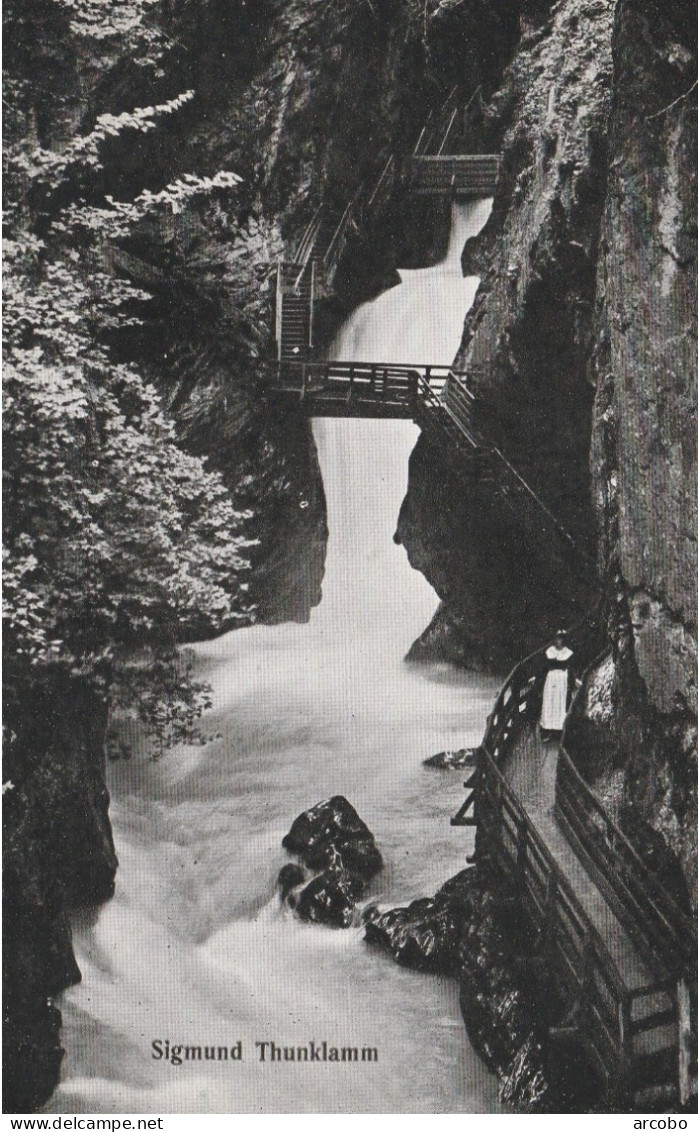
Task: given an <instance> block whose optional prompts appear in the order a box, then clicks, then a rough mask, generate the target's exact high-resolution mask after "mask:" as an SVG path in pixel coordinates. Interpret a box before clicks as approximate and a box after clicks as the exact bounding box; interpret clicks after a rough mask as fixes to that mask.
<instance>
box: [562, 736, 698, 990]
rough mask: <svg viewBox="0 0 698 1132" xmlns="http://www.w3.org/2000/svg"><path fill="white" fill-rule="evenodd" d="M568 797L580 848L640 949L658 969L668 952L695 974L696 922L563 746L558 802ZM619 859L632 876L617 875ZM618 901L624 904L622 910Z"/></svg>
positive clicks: (697, 961) (664, 963)
mask: <svg viewBox="0 0 698 1132" xmlns="http://www.w3.org/2000/svg"><path fill="white" fill-rule="evenodd" d="M567 799H569V800H570V802H571V804H572V807H573V810H574V813H575V815H576V817H577V819H578V821H579V825H578V828H577V831H576V832H577V836H578V837H579V838H580V840H581V843H582V849H583V850H585V851H586V852H587V853H588V854H589V856H591V857H593V862H592V863H593V865H594V866H595V868H596V869H597V870H598V871H599V872H600V873H601V874H602V875H603V879H604V881H605V885H606V887H608V888H609V889H611V891H612V893H613V894H614V897H615V899H613V903H614V905H615V906H616V909H615V910H616V913H617V914H618V915H619V918H620V919H622V920H623V922H624V923H626V926H627V927H628V930H629V931H630V932H631V934H632V935H633V936H634V937H637V936H638V935H640V936H641V937H643V939H644V943H645V948H643V950H645V954H646V955H647V957H648V959H649V961H650V962H654V965H655V966H656V967H657V969H661V968H662V966H663V967H664V969H666V966H667V961H666V955H667V951H670V952H672V953H673V955H672V958H671V959H670V962H673V963H674V964H678V965H679V967H680V966H682V965H686V964H688V965H692V967H693V969H694V970H695V971H697V972H698V929H697V928H696V926H695V924H693V923H692V922H691V920H690V917H689V916H688V915H687V914H686V913H685V912H684V911H683V910H682V909H681V908H680V907H679V905H678V904H677V903H676V901H675V900H674V899H673V898H672V897H671V895H670V894H669V893H668V892H667V891H666V889H664V888H663V887H662V886H661V885H660V883H659V881H658V880H657V878H656V876H655V875H654V874H653V873H652V872H651V871H650V869H648V867H647V865H646V864H645V862H644V861H643V860H642V858H641V857H640V855H639V854H638V852H637V850H636V849H635V847H634V846H633V844H632V843H631V841H630V840H629V839H628V838H627V837H626V835H625V834H624V833H623V831H622V830H621V829H620V827H619V826H618V825H616V823H615V822H614V821H613V819H612V818H611V817H610V816H609V814H608V813H607V812H606V810H605V808H604V807H603V805H602V804H601V803H600V802H599V800H598V798H597V797H596V796H595V794H594V793H593V791H592V790H591V787H590V786H589V785H588V783H586V782H585V781H584V779H583V778H582V776H581V774H580V773H579V771H578V770H577V768H576V766H575V765H574V763H573V762H572V760H571V758H570V756H569V754H568V753H567V751H566V750H565V749H564V747H562V748H561V750H560V758H559V762H558V781H557V803H558V806H560V807H565V806H566V803H567ZM563 813H564V809H563ZM589 813H593V814H594V815H595V820H593V821H590V820H589V817H588V815H589ZM599 823H600V825H601V828H602V830H603V838H604V842H605V844H604V843H599V842H598V840H597V837H596V836H595V834H596V835H598V832H599ZM619 861H620V862H622V863H623V864H624V866H625V867H626V868H627V869H629V870H630V873H631V876H630V878H624V877H623V876H622V875H621V874H620V872H619V870H618V864H619ZM632 889H634V890H635V892H633V891H632ZM640 902H641V904H642V908H641V915H639V916H638V915H635V914H634V912H635V909H637V907H638V905H639V904H640ZM619 903H620V905H622V909H620V910H619V909H618V904H619ZM648 944H649V947H648V948H647V945H648Z"/></svg>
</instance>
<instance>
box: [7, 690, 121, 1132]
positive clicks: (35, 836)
mask: <svg viewBox="0 0 698 1132" xmlns="http://www.w3.org/2000/svg"><path fill="white" fill-rule="evenodd" d="M29 691H30V698H29V699H27V698H25V693H26V692H27V689H23V696H22V701H21V703H12V702H10V703H7V704H6V711H5V726H6V728H7V736H8V742H7V746H6V753H5V766H4V775H5V780H6V783H7V785H6V793H5V798H4V805H3V810H4V862H5V877H4V884H3V955H4V959H3V973H4V978H5V983H4V995H3V1033H4V1059H5V1060H4V1066H5V1111H11V1112H31V1111H32V1110H33V1109H34V1108H36V1107H38V1106H39V1105H41V1104H43V1103H44V1102H45V1101H47V1100H48V1098H49V1097H50V1095H51V1093H52V1091H53V1088H54V1086H55V1083H56V1081H57V1079H58V1073H59V1070H60V1065H61V1059H62V1056H63V1050H62V1048H61V1041H60V1023H61V1016H60V1013H59V1011H58V1010H57V1009H56V1007H55V1006H54V1004H53V1000H54V998H55V996H56V995H57V994H58V993H59V992H60V991H61V990H63V989H64V988H65V987H67V986H70V985H71V984H73V983H75V982H78V981H79V980H80V971H79V969H78V967H77V964H76V962H75V958H74V956H73V951H72V943H71V934H70V925H69V919H68V917H69V913H70V910H71V909H74V908H77V907H84V906H86V905H93V906H94V905H97V904H100V903H102V902H103V901H104V900H107V899H108V898H109V897H110V896H111V895H112V894H113V891H114V875H115V872H116V866H117V860H116V854H115V852H114V844H113V841H112V835H111V828H110V825H109V817H108V809H109V795H108V793H107V790H106V787H105V784H104V754H103V742H104V733H105V730H106V722H107V712H106V705H105V703H104V701H103V699H102V698H100V697H99V696H98V695H96V694H95V692H94V690H92V689H89V688H86V687H82V688H81V687H78V686H77V685H76V684H75V683H74V682H71V683H70V686H67V677H66V676H65V675H64V674H62V673H57V674H56V676H55V679H53V680H43V681H40V682H39V681H37V683H36V686H35V687H34V688H33V689H30V690H29Z"/></svg>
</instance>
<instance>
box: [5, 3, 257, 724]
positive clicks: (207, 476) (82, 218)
mask: <svg viewBox="0 0 698 1132" xmlns="http://www.w3.org/2000/svg"><path fill="white" fill-rule="evenodd" d="M49 7H53V9H54V14H55V10H58V12H59V14H61V15H63V16H66V15H67V17H68V23H67V25H66V24H65V22H64V23H63V24H59V25H51V26H52V27H53V26H61V27H65V26H67V27H68V28H69V32H68V35H69V37H72V43H70V44H69V45H68V46H69V47H70V49H71V50H73V51H74V52H75V54H76V57H77V56H79V55H80V53H81V52H83V53H84V52H85V51H86V50H87V49H88V48H89V47H90V45H91V44H92V43H93V42H94V41H98V42H99V43H100V44H101V45H102V47H104V45H105V44H108V45H109V51H110V52H111V56H112V57H113V58H114V59H118V60H121V59H123V57H124V56H129V57H130V58H131V60H132V61H136V62H137V61H138V60H139V59H141V57H142V56H143V52H144V50H145V49H146V48H148V47H150V48H151V49H152V50H151V52H150V57H151V58H152V59H157V60H158V66H160V65H161V63H162V56H163V51H162V50H161V46H162V42H164V37H163V34H162V33H161V32H160V31H159V30H158V29H157V28H155V29H153V28H149V27H148V26H147V20H148V19H149V18H151V17H152V16H153V14H154V13H156V12H157V4H156V3H155V0H51V4H50V5H49ZM10 8H11V9H12V5H10ZM61 50H62V52H63V54H65V52H66V50H67V48H66V45H65V44H62V45H61ZM147 53H148V52H147V51H146V54H147ZM22 82H23V80H22V76H21V75H19V76H18V75H10V86H9V88H8V89H11V90H13V91H14V92H15V94H16V96H17V100H18V103H21V104H22V109H21V114H22V116H23V118H24V120H25V121H26V120H30V119H31V112H29V113H28V112H27V107H29V108H30V111H31V98H32V93H31V91H30V90H26V89H22ZM191 97H192V92H189V91H185V92H183V93H181V94H179V95H177V96H175V97H174V98H168V99H166V100H163V101H162V102H158V101H154V102H153V105H150V106H145V107H136V108H134V109H133V110H131V111H128V112H123V111H121V112H119V113H115V114H112V113H104V114H100V115H98V116H96V118H95V119H94V120H93V123H92V125H91V128H89V129H87V130H86V131H85V132H84V133H76V136H75V137H73V138H72V139H71V140H70V141H69V142H68V144H67V145H65V146H64V147H63V148H62V149H61V150H60V151H56V150H52V149H49V148H45V147H42V146H40V145H37V144H36V139H35V138H33V137H31V136H30V132H28V131H27V129H26V128H25V129H24V130H22V128H21V127H20V128H17V129H15V130H14V131H12V130H11V131H10V136H11V138H12V142H11V144H10V146H9V150H8V152H7V153H6V165H7V167H8V169H9V175H8V178H7V184H8V200H7V212H6V215H7V223H6V239H5V263H6V271H5V343H4V354H5V377H4V405H5V413H4V435H5V471H4V501H5V510H4V514H5V522H4V549H3V558H4V563H5V614H4V617H5V658H6V659H5V663H6V673H7V675H8V677H9V680H10V686H11V688H14V689H15V690H16V693H15V694H16V695H20V694H21V692H20V691H17V690H19V689H21V686H22V681H23V679H26V678H31V679H35V678H36V677H37V676H40V674H41V673H49V672H50V671H51V669H52V668H54V667H55V666H61V667H62V668H67V669H68V670H69V671H70V672H71V673H72V674H74V675H75V676H76V678H79V679H81V680H89V681H91V682H94V683H96V684H97V685H99V686H100V687H101V688H103V689H104V693H105V694H108V695H110V696H111V697H112V699H113V700H115V701H118V702H119V703H122V704H123V703H124V702H125V701H128V700H129V698H130V701H131V705H132V706H133V705H134V704H135V705H136V707H137V709H138V710H139V711H140V714H141V716H142V717H143V718H144V719H145V721H146V722H147V723H148V724H149V725H150V726H151V728H152V729H153V731H154V732H155V734H156V736H157V738H158V741H159V743H161V744H162V743H163V742H165V741H167V739H172V738H180V737H182V736H183V735H186V734H188V733H189V731H190V728H191V725H192V722H193V720H194V719H195V718H196V717H197V715H198V714H200V712H201V710H202V708H203V707H204V706H206V704H207V692H206V689H205V688H203V687H201V686H198V685H196V684H195V683H193V682H192V680H191V676H190V674H189V672H188V670H187V668H186V665H182V664H181V663H180V662H179V660H178V657H177V652H176V645H177V642H178V641H180V640H182V639H184V638H191V637H192V636H194V635H195V634H197V633H202V632H206V633H212V632H215V631H220V630H222V629H223V628H226V627H229V626H232V625H234V624H236V623H239V622H240V621H241V620H249V619H250V618H251V616H252V615H253V614H252V611H251V609H250V608H249V602H248V600H247V597H246V585H245V582H244V578H245V571H246V570H247V569H248V562H247V558H246V551H247V548H248V546H249V544H248V543H247V542H246V540H245V538H244V537H243V524H244V519H245V515H244V514H243V513H241V512H240V511H239V510H238V509H236V507H235V503H234V500H233V499H232V498H231V496H230V493H229V491H228V489H227V488H226V487H225V485H224V484H223V482H222V480H221V479H220V477H219V476H218V475H217V474H215V473H212V472H210V471H208V470H207V469H206V467H205V464H204V462H203V461H202V460H201V459H200V458H199V457H196V456H193V455H191V454H188V453H187V452H185V451H184V450H183V449H182V447H181V445H180V443H178V440H177V436H176V434H175V429H174V426H173V424H172V422H171V421H170V420H168V418H167V415H166V412H165V411H164V408H163V405H162V403H161V398H160V396H159V394H158V392H157V390H156V388H155V387H154V386H153V384H152V383H150V382H149V381H148V380H147V379H146V376H145V375H144V373H143V372H142V371H141V369H140V368H139V366H138V365H137V364H136V363H134V362H133V361H130V360H126V361H125V360H123V354H122V352H120V350H119V336H120V335H121V334H122V333H123V332H124V331H125V330H128V328H130V327H133V326H136V325H138V324H139V323H140V322H141V321H142V319H143V318H144V316H147V310H148V302H149V298H150V296H149V294H148V293H147V292H146V291H144V290H143V289H141V288H136V287H134V286H133V285H132V284H131V283H130V282H129V281H128V280H127V279H125V278H120V277H119V276H118V275H117V274H116V273H115V272H114V270H113V267H112V260H111V258H110V249H112V248H114V247H115V246H116V245H117V244H118V243H119V241H128V239H129V237H131V236H133V233H134V232H135V231H136V230H137V229H138V225H139V224H141V223H142V222H143V221H144V219H145V218H147V217H149V216H150V217H152V216H153V215H157V214H162V213H163V212H164V211H168V210H169V211H170V212H172V213H175V212H177V211H178V210H181V209H182V207H185V206H186V203H187V202H188V201H189V200H190V199H192V198H195V197H201V196H204V197H206V196H211V197H212V198H215V197H216V195H221V194H223V195H225V194H228V195H229V194H230V193H231V191H234V188H235V186H236V184H237V182H238V181H239V178H238V177H237V176H236V175H235V174H233V173H231V172H229V171H220V172H219V173H217V174H214V175H212V176H201V175H198V174H197V173H189V174H183V175H181V176H178V177H176V178H174V179H173V180H172V181H171V182H170V183H169V184H168V185H165V186H164V187H163V188H162V189H161V190H159V191H156V192H153V191H152V190H150V189H143V188H141V189H140V191H135V192H134V193H133V194H132V198H131V199H130V200H128V201H121V202H116V201H115V200H114V199H113V197H111V196H110V195H109V194H108V193H107V192H105V191H104V186H105V184H108V182H109V176H110V172H111V166H110V164H109V162H110V160H112V161H113V160H114V158H113V153H114V151H113V150H110V151H109V153H111V155H112V156H111V157H108V156H107V152H108V146H109V145H113V144H114V143H116V144H117V146H118V144H119V143H121V144H122V145H123V146H128V145H129V144H130V138H132V137H133V136H138V137H139V138H141V137H143V136H144V135H151V134H152V133H153V132H157V128H158V126H159V124H160V123H161V122H162V121H163V120H167V119H168V118H170V117H171V116H172V115H176V114H177V113H178V111H179V110H180V108H181V107H182V106H183V105H185V104H186V102H187V101H189V100H190V98H191ZM18 113H19V111H18ZM144 153H145V154H146V156H147V150H146V151H144ZM96 173H99V178H98V179H96V178H95V174H96ZM37 185H39V186H40V187H41V193H40V196H39V197H37V194H36V187H37ZM37 200H39V201H40V206H38V207H37ZM11 700H12V695H11Z"/></svg>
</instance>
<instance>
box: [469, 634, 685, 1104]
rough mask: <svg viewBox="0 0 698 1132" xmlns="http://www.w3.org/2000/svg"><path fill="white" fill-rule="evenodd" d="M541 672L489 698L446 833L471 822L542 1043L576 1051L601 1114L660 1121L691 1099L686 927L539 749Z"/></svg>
mask: <svg viewBox="0 0 698 1132" xmlns="http://www.w3.org/2000/svg"><path fill="white" fill-rule="evenodd" d="M597 662H598V658H597V661H595V663H597ZM544 665H545V660H544V650H540V651H539V652H537V653H534V654H533V655H532V656H530V657H528V658H527V659H526V660H525V661H523V662H522V663H521V664H519V665H517V666H516V668H515V669H514V671H513V672H512V673H511V675H510V676H509V678H508V680H507V681H506V683H505V684H504V686H503V688H502V689H501V691H500V693H499V696H498V697H497V700H496V702H495V705H494V709H493V712H492V715H491V716H490V718H489V722H488V726H487V730H486V733H485V737H484V739H483V742H482V746H481V747H480V748H479V750H478V752H477V764H476V770H475V773H474V774H473V776H472V777H471V778H470V779H469V780H468V782H467V783H466V786H467V787H469V788H470V790H471V793H470V795H469V797H468V798H467V799H466V801H465V803H464V805H463V806H462V807H461V809H460V811H459V812H458V814H457V815H456V817H455V818H454V819H453V824H456V825H463V824H467V825H477V830H478V832H477V850H476V852H477V856H478V859H482V858H483V857H485V856H486V857H487V859H488V864H489V867H491V868H493V869H494V871H495V873H496V874H498V875H499V876H500V878H501V879H502V880H503V882H504V884H505V886H507V887H508V888H509V890H510V893H511V897H512V900H514V901H515V902H516V904H517V906H518V909H519V912H520V915H521V918H522V923H523V924H524V925H525V927H526V935H527V937H528V940H529V941H530V946H529V948H528V953H527V954H525V955H523V956H522V957H521V962H522V964H523V965H524V966H525V967H527V968H528V972H529V978H530V980H531V983H532V984H533V985H537V987H538V991H539V994H540V996H541V1001H542V1005H541V1011H542V1012H544V1011H545V1010H546V1009H548V1011H549V1014H548V1031H549V1037H550V1039H551V1040H553V1041H557V1042H562V1043H570V1042H576V1043H579V1044H581V1045H582V1046H583V1047H584V1048H585V1049H586V1051H587V1054H588V1056H589V1057H590V1060H591V1061H592V1063H593V1064H594V1065H595V1066H596V1069H597V1071H598V1073H599V1076H600V1078H601V1080H602V1081H603V1082H604V1089H605V1102H606V1103H607V1104H608V1105H609V1106H610V1107H615V1108H619V1109H621V1110H623V1109H626V1110H627V1109H628V1108H634V1109H638V1108H639V1109H640V1110H642V1111H648V1110H650V1111H656V1110H657V1109H658V1108H659V1109H660V1110H661V1111H672V1108H674V1107H675V1106H676V1105H677V1104H678V1103H682V1104H684V1103H686V1102H687V1101H688V1100H689V1099H690V1098H691V1097H692V1096H694V1095H695V1090H696V1083H697V1075H698V1065H697V1064H696V1058H695V1053H696V1050H697V1049H698V1045H697V1044H696V1043H697V1041H698V1034H697V1033H696V1017H695V1016H696V1011H695V1003H696V1000H697V999H696V996H697V995H698V930H697V929H696V924H695V922H694V921H693V920H692V919H691V917H690V915H689V914H687V913H686V912H685V911H684V910H683V909H682V908H681V907H679V905H678V904H677V903H676V901H675V900H674V899H673V898H672V896H671V894H670V893H669V892H667V890H666V887H664V886H663V885H662V884H661V883H660V882H659V880H658V879H657V878H656V876H654V874H653V873H652V872H651V871H650V869H649V868H648V867H647V865H646V864H645V863H644V861H643V860H642V858H641V857H640V856H639V855H638V853H637V852H636V850H635V849H634V847H633V846H632V844H631V843H630V841H629V840H628V839H627V837H626V836H625V835H624V833H623V832H622V830H621V829H620V828H619V827H618V826H617V824H616V823H615V822H614V821H613V820H612V819H611V817H610V816H609V815H608V814H607V813H606V811H605V809H604V807H603V806H602V805H601V803H600V802H599V801H598V799H597V798H596V797H595V795H594V793H593V791H592V790H591V789H590V787H589V785H588V784H587V783H586V782H585V781H584V779H583V778H582V776H581V775H580V773H579V771H578V770H577V769H576V767H575V766H574V764H573V762H572V760H571V759H570V757H569V755H568V754H567V752H566V751H565V749H564V745H560V744H557V745H556V744H551V745H548V746H542V745H541V744H540V741H539V739H538V737H537V734H536V729H535V720H536V719H537V717H538V712H539V708H540V697H541V685H542V679H543V673H544V671H545V668H544Z"/></svg>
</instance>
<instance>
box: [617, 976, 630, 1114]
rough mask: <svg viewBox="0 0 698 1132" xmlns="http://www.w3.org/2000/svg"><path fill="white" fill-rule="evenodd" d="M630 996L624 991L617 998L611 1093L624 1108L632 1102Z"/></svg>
mask: <svg viewBox="0 0 698 1132" xmlns="http://www.w3.org/2000/svg"><path fill="white" fill-rule="evenodd" d="M630 1001H631V1000H630V996H629V995H628V994H627V993H625V994H624V995H623V996H622V998H621V999H620V1000H619V1002H618V1004H617V1009H616V1019H617V1022H618V1062H617V1065H616V1079H615V1081H614V1082H613V1093H614V1094H615V1101H616V1104H617V1105H618V1106H619V1107H620V1108H626V1107H628V1106H629V1105H630V1104H631V1103H632V1099H633V1098H632V1097H631V1096H630V1092H631V1088H632V1062H633V1050H632V1040H633V1039H632V1034H631V1032H630V1021H631V1019H630Z"/></svg>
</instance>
